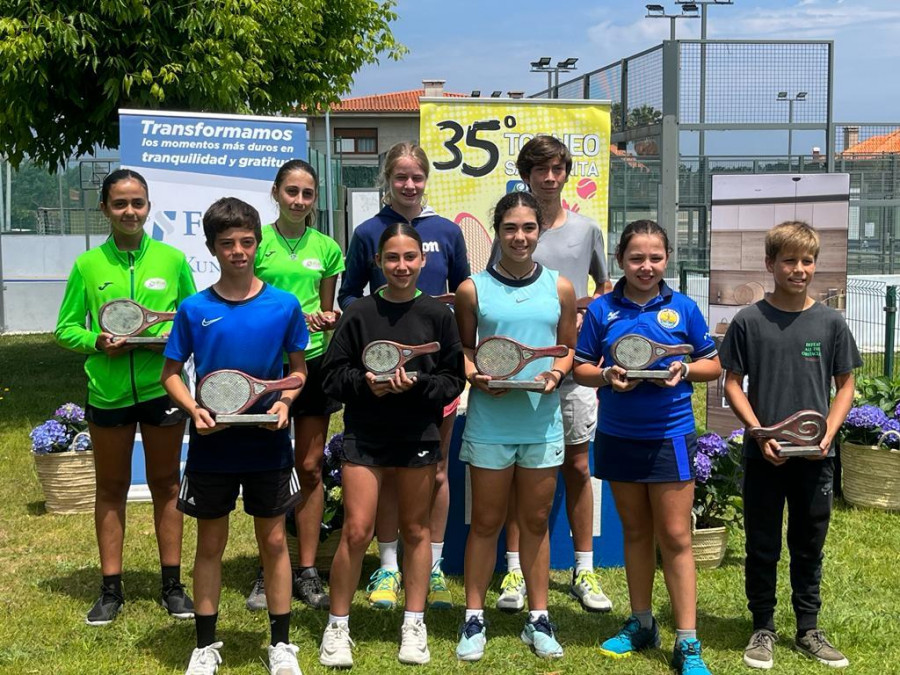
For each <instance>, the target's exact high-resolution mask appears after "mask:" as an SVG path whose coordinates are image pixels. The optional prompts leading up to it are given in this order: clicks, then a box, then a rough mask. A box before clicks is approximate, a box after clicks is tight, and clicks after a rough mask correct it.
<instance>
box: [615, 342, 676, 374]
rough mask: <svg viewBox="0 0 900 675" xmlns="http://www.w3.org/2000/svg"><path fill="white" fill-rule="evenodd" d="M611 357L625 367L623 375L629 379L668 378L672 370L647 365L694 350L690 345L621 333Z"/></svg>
mask: <svg viewBox="0 0 900 675" xmlns="http://www.w3.org/2000/svg"><path fill="white" fill-rule="evenodd" d="M611 351H612V358H613V361H615V363H616V365H617V366H622V368H624V369H625V377H627V378H629V379H631V380H668V379H669V378H670V377H672V371H670V370H669V369H668V368H665V369H662V370H660V369H658V368H657V369H656V370H648V368H649V366H652V365H653V364H654V363H657V362H658V361H659V360H660V359H664V358H665V357H667V356H684V355H686V354H690V353H691V352H693V351H694V348H693V347H692V346H691V345H686V344H680V345H664V344H660V343H659V342H654V341H653V340H650V339H648V338H645V337H644V336H643V335H636V334H634V333H632V334H630V335H623V336H622V337H620V338H619V339H618V340H616V341H615V342H613V345H612V350H611Z"/></svg>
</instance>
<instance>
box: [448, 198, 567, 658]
mask: <svg viewBox="0 0 900 675" xmlns="http://www.w3.org/2000/svg"><path fill="white" fill-rule="evenodd" d="M540 225H541V215H540V209H539V207H538V204H537V202H536V201H535V199H534V197H532V196H531V195H530V194H528V193H522V192H513V193H510V194H508V195H506V196H505V197H503V199H501V200H500V202H499V203H498V204H497V207H496V209H495V210H494V232H495V233H496V234H497V240H498V243H499V250H500V259H499V260H498V261H497V263H496V264H495V265H493V266H492V267H490V268H488V269H487V270H485V271H484V272H481V273H479V274H476V275H474V276H472V277H470V278H469V279H467V280H466V281H464V282H463V283H462V285H460V287H459V290H457V292H456V320H457V323H458V325H459V332H460V339H461V340H462V344H463V352H464V353H465V357H466V379H467V380H468V381H469V383H470V385H471V389H470V392H469V405H468V412H467V418H466V429H465V431H464V433H463V445H462V449H461V450H460V459H461V460H462V461H464V462H467V463H468V464H469V477H470V479H471V488H472V493H471V494H472V511H471V513H472V522H471V528H470V529H469V536H468V539H467V540H466V567H465V585H466V617H465V624H464V626H463V630H462V633H461V636H460V641H459V644H458V646H457V648H456V655H457V657H458V658H459V659H460V660H464V661H477V660H479V659H480V658H481V657H482V656H483V654H484V649H485V644H486V639H487V638H486V632H485V624H484V612H483V608H484V599H485V595H486V593H487V586H488V584H489V582H490V578H491V574H492V572H493V570H494V565H495V562H496V556H497V537H498V535H499V533H500V528H501V527H502V525H503V522H504V520H505V519H506V512H507V507H508V504H509V497H510V495H511V494H512V492H513V491H515V492H516V493H517V494H519V495H528V498H527V499H519V500H518V501H517V503H516V509H517V517H518V521H519V522H520V523H521V525H522V532H521V537H520V557H521V560H522V569H523V571H524V576H525V583H526V584H527V587H528V605H529V609H530V612H529V616H528V621H527V622H526V623H525V627H524V629H523V631H522V634H521V638H522V640H523V641H524V642H525V643H526V644H528V645H530V646H531V647H532V648H533V649H534V651H535V653H536V654H537V655H539V656H543V657H560V656H562V653H563V651H562V647H561V646H560V645H559V642H558V641H557V639H556V635H555V629H554V627H553V625H552V624H551V623H550V617H549V614H548V612H547V594H548V593H547V591H548V584H549V577H550V559H549V550H550V549H549V541H548V531H547V522H548V519H549V515H550V507H551V506H552V504H553V493H554V492H555V490H556V474H557V471H558V467H559V465H560V464H561V463H562V461H563V458H564V454H565V453H564V448H565V440H564V438H563V426H562V415H561V413H560V403H559V396H558V395H557V393H556V387H557V386H558V385H559V383H560V381H561V380H562V379H563V378H564V377H565V376H566V374H568V372H569V371H570V370H571V369H572V354H573V352H572V347H573V346H574V344H575V291H574V290H573V289H572V284H571V283H569V282H568V281H567V280H566V279H564V278H562V277H560V276H559V274H558V273H557V272H554V271H552V270H549V269H546V268H544V267H542V266H541V265H539V264H537V263H536V262H534V260H533V259H532V254H533V253H534V249H535V246H536V245H537V238H538V232H539V231H540ZM494 335H502V336H505V337H509V338H512V339H514V340H516V341H518V342H520V343H522V344H525V345H528V346H529V347H550V346H553V345H558V344H562V345H565V346H567V347H568V348H569V351H568V353H567V354H566V355H565V356H563V357H559V358H556V359H551V358H539V359H536V360H534V361H531V362H530V363H528V364H527V365H526V366H525V367H524V368H523V369H522V370H521V371H520V372H518V373H516V374H515V375H513V376H511V377H510V378H505V379H513V380H536V381H539V382H542V383H543V385H544V388H543V390H542V391H525V390H522V389H508V390H502V389H490V388H489V387H488V381H489V380H490V379H491V378H490V377H489V376H487V375H481V374H479V373H478V372H477V370H476V368H475V362H474V351H475V346H476V344H477V343H478V342H479V341H480V340H483V339H484V338H487V337H490V336H494Z"/></svg>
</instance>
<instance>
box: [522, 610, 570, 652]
mask: <svg viewBox="0 0 900 675" xmlns="http://www.w3.org/2000/svg"><path fill="white" fill-rule="evenodd" d="M555 632H556V626H554V625H553V624H552V623H550V620H549V619H548V618H547V615H546V614H541V615H540V616H539V617H538V618H537V621H526V622H525V628H523V629H522V635H521V636H520V637H521V638H522V642H524V643H525V644H526V645H528V646H530V647H531V648H532V649H533V650H534V653H535V654H536V655H537V656H540V657H541V658H543V659H558V658H560V657H562V655H563V648H562V647H561V646H560V644H559V642H557V641H556V635H555V634H554V633H555Z"/></svg>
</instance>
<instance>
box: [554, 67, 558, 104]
mask: <svg viewBox="0 0 900 675" xmlns="http://www.w3.org/2000/svg"><path fill="white" fill-rule="evenodd" d="M553 98H559V68H554V69H553Z"/></svg>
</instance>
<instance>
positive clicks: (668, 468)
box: [594, 431, 697, 483]
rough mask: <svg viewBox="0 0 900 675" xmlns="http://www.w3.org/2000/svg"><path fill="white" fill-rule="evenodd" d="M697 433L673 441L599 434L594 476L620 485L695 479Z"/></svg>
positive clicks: (599, 432)
mask: <svg viewBox="0 0 900 675" xmlns="http://www.w3.org/2000/svg"><path fill="white" fill-rule="evenodd" d="M696 452H697V434H693V433H692V434H687V435H685V436H675V437H674V438H662V439H644V438H621V437H619V436H610V435H608V434H604V433H603V432H602V431H598V432H597V435H596V437H595V438H594V475H595V476H596V477H597V478H600V479H601V480H611V481H618V482H622V483H677V482H682V481H687V480H694V455H695V454H696Z"/></svg>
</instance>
